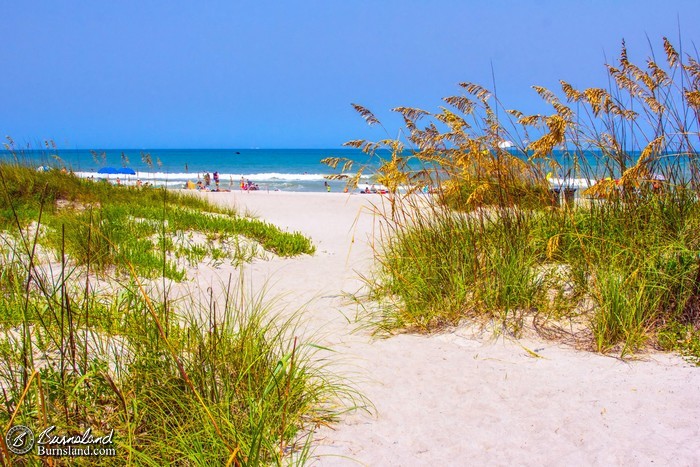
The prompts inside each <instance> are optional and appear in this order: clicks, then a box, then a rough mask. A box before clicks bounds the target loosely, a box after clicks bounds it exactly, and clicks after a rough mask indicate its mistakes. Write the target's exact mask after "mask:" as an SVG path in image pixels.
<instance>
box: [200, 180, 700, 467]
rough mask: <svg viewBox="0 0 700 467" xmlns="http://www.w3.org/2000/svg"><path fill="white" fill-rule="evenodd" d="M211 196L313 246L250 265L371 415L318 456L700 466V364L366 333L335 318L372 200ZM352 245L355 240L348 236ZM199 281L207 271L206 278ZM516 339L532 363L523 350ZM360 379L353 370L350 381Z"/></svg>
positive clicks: (320, 439) (362, 264) (358, 264)
mask: <svg viewBox="0 0 700 467" xmlns="http://www.w3.org/2000/svg"><path fill="white" fill-rule="evenodd" d="M205 196H207V197H209V198H210V199H211V200H213V201H215V202H219V203H224V204H227V205H231V204H235V205H236V206H238V207H239V208H241V209H243V210H249V211H251V212H253V213H256V214H258V215H259V216H260V217H261V218H263V219H265V220H268V221H270V222H272V223H274V224H277V225H279V226H281V227H283V228H288V229H290V230H300V231H302V232H303V233H305V234H306V235H309V236H310V237H311V238H312V239H313V241H314V243H315V245H316V247H317V253H316V254H315V255H314V256H312V257H309V256H306V257H302V258H297V259H291V260H279V259H275V260H272V261H258V262H255V263H254V264H253V265H250V266H249V267H248V268H247V275H248V276H249V277H250V278H251V279H252V281H253V284H255V287H261V286H262V284H263V283H265V282H266V281H269V284H268V285H269V287H268V288H269V289H270V292H271V293H272V294H273V295H274V294H276V293H280V292H282V293H284V294H285V296H284V297H283V301H284V302H286V303H288V304H290V305H292V306H300V305H303V304H305V303H307V302H309V301H310V300H312V299H315V300H312V301H311V302H310V304H309V313H310V315H309V316H310V318H309V323H308V324H309V326H310V327H311V328H312V329H322V331H323V332H324V334H325V336H326V337H325V341H326V342H324V343H326V344H330V345H332V346H333V348H334V349H335V350H337V351H339V353H340V355H341V356H342V357H343V358H344V359H345V361H346V367H345V368H346V369H347V371H349V372H350V371H352V372H353V374H354V376H353V377H354V378H357V383H358V387H359V389H360V390H361V391H362V392H363V393H364V394H365V395H366V396H367V397H368V398H369V399H370V400H371V401H372V402H373V403H374V405H375V413H374V414H373V415H368V414H366V413H363V412H360V413H355V414H352V415H349V416H347V417H346V418H345V419H344V420H343V421H342V422H341V423H339V424H338V425H336V426H334V427H332V428H324V429H322V430H320V431H319V433H318V434H317V436H316V440H317V444H318V446H317V448H316V451H315V454H316V458H315V459H316V461H317V463H318V464H321V465H358V464H359V465H363V464H364V465H406V466H412V465H483V464H489V465H491V464H496V465H589V464H594V465H639V464H642V465H650V464H654V465H700V369H698V368H695V367H691V366H690V365H688V364H687V363H685V362H684V361H683V360H682V359H680V358H679V357H677V356H673V355H668V354H652V355H650V356H646V357H645V360H644V361H635V362H623V361H620V360H618V359H615V358H611V357H604V356H601V355H597V354H592V353H586V352H580V351H575V350H573V349H569V348H565V347H562V346H558V345H555V344H552V343H550V342H545V341H519V342H511V341H504V340H502V339H501V340H496V341H494V340H490V339H483V338H481V339H478V338H472V337H470V336H469V335H468V334H467V333H466V331H465V330H457V331H454V332H451V333H446V334H442V335H437V336H431V337H425V336H416V335H400V336H396V337H392V338H389V339H380V340H372V339H371V338H370V337H369V335H368V333H367V332H364V331H360V332H354V333H353V329H355V327H356V325H355V324H353V323H349V322H348V320H347V319H346V318H345V317H344V316H348V317H350V318H352V317H354V315H355V311H356V310H355V307H354V306H353V305H349V304H344V303H343V301H342V300H340V299H339V294H340V293H341V292H342V291H350V292H352V291H355V290H357V288H358V287H359V286H360V285H361V282H360V281H359V280H358V277H357V274H356V272H355V271H356V270H359V271H367V268H368V267H369V266H370V264H371V258H372V252H371V248H370V247H369V246H368V238H371V235H372V233H373V228H374V226H375V225H376V224H375V222H374V220H373V218H372V216H371V215H370V214H368V212H367V211H365V210H364V207H365V206H366V205H367V204H368V202H369V201H370V200H372V201H374V202H377V201H378V200H379V199H381V198H380V197H379V196H377V195H367V196H365V195H343V194H335V193H331V194H328V193H282V192H271V193H266V192H256V193H241V192H234V193H211V194H207V195H205ZM353 240H354V241H353ZM208 280H209V279H208ZM522 346H525V347H527V348H529V349H533V350H537V352H538V353H539V354H540V355H541V356H542V357H543V358H533V357H531V356H529V354H528V352H526V351H525V350H524V349H523V347H522ZM358 375H359V376H358Z"/></svg>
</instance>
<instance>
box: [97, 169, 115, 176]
mask: <svg viewBox="0 0 700 467" xmlns="http://www.w3.org/2000/svg"><path fill="white" fill-rule="evenodd" d="M97 173H98V174H107V175H116V174H118V173H119V171H118V170H117V169H115V168H114V167H102V168H101V169H100V170H98V171H97Z"/></svg>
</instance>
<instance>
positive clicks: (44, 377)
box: [0, 163, 362, 465]
mask: <svg viewBox="0 0 700 467" xmlns="http://www.w3.org/2000/svg"><path fill="white" fill-rule="evenodd" d="M0 219H1V222H2V225H3V231H2V232H0V238H1V240H2V243H1V244H0V310H2V319H1V320H0V388H1V389H2V399H1V400H2V405H3V407H4V410H1V411H0V423H2V426H3V427H4V428H5V430H4V432H7V430H8V429H9V428H10V427H11V426H16V425H18V424H20V425H25V426H28V427H32V428H34V429H35V430H39V429H43V428H46V427H49V426H52V425H53V426H56V429H55V433H56V434H59V433H60V434H63V435H69V434H70V435H73V434H80V433H84V432H85V430H86V429H91V430H92V432H93V434H94V435H95V436H105V435H108V434H109V433H110V432H113V441H114V443H113V444H111V445H109V446H106V447H109V448H114V451H113V452H111V453H109V454H107V455H103V456H100V457H75V458H71V457H60V456H59V457H54V458H50V459H52V460H51V463H52V465H64V464H65V465H69V464H70V465H76V464H78V465H79V464H83V465H87V464H89V465H94V464H95V463H98V464H105V465H166V464H167V465H224V464H227V465H259V464H282V463H297V462H298V463H303V462H304V461H305V460H306V459H307V457H308V455H309V452H310V451H309V449H310V446H311V444H310V440H311V435H312V433H313V430H314V428H315V427H317V426H318V425H319V424H325V423H329V422H331V421H333V420H334V419H336V418H337V417H338V416H339V415H340V414H341V413H343V412H344V411H346V410H349V409H351V408H353V407H355V406H357V405H360V404H361V403H362V398H361V397H360V396H359V395H358V394H357V393H356V392H354V391H353V390H352V389H351V388H350V387H349V386H348V385H347V384H346V383H345V382H344V381H342V380H341V379H339V378H338V377H336V376H335V375H334V373H333V371H331V368H330V367H329V363H328V355H327V354H328V349H325V348H323V347H320V346H318V345H316V344H314V342H313V336H308V335H307V336H304V340H301V339H299V338H298V337H297V336H299V335H300V334H301V333H300V331H299V330H298V329H299V328H298V323H299V321H300V319H301V318H302V314H303V311H302V310H299V311H294V310H291V311H289V312H284V313H282V310H277V309H275V308H274V307H273V305H272V304H271V303H270V302H269V300H268V299H266V297H265V296H264V292H260V294H258V295H251V293H245V292H244V290H246V286H245V283H244V278H243V274H242V271H241V274H240V280H239V279H233V278H232V277H231V278H229V280H228V283H224V284H222V288H223V290H224V292H223V296H222V297H220V299H219V300H210V301H208V302H206V303H203V302H202V301H201V300H200V299H199V298H198V297H194V296H184V297H183V296H178V297H176V298H170V297H169V294H168V290H169V285H168V284H171V283H172V281H175V282H176V281H179V280H183V279H187V277H186V271H188V268H192V267H196V266H199V265H201V264H202V263H208V262H209V263H212V264H214V265H217V264H220V263H221V262H229V263H230V264H232V265H234V266H236V265H239V264H241V263H243V262H247V261H250V260H251V259H252V258H255V257H260V256H265V255H272V254H274V255H279V256H294V255H300V254H311V253H313V251H314V247H313V245H312V244H311V242H310V240H309V239H308V238H307V237H305V236H303V235H301V234H300V233H288V232H283V231H281V230H280V229H278V228H277V227H275V226H273V225H271V224H268V223H265V222H263V221H260V220H255V219H250V218H245V217H242V216H239V215H238V214H237V213H236V212H235V211H233V210H227V209H222V208H219V207H216V206H213V205H211V204H209V203H206V202H204V201H203V200H201V199H199V198H196V197H192V196H187V195H181V194H178V193H177V192H172V191H167V190H164V189H157V188H140V189H136V188H128V187H124V186H121V187H117V186H113V185H111V184H108V183H102V182H91V181H87V180H80V179H78V178H77V177H74V176H72V175H70V174H64V173H61V171H59V170H51V171H48V172H38V171H36V170H34V169H32V168H30V167H27V166H26V165H23V164H17V163H3V164H0ZM197 238H203V239H204V240H205V241H204V242H199V243H198V242H196V241H195V240H196V239H197ZM178 239H179V240H178ZM224 282H225V281H224ZM35 433H37V434H38V431H35ZM45 447H46V446H45ZM48 447H51V446H48ZM54 447H55V446H54ZM0 452H1V453H2V455H0V459H2V463H3V465H20V464H26V465H34V464H35V463H39V462H40V459H39V458H38V457H35V455H34V454H31V453H30V454H28V455H24V456H20V455H15V454H13V453H12V452H10V450H9V449H8V446H7V445H6V444H5V441H4V439H3V440H2V441H0ZM32 452H33V453H36V448H35V449H34V450H33V451H32Z"/></svg>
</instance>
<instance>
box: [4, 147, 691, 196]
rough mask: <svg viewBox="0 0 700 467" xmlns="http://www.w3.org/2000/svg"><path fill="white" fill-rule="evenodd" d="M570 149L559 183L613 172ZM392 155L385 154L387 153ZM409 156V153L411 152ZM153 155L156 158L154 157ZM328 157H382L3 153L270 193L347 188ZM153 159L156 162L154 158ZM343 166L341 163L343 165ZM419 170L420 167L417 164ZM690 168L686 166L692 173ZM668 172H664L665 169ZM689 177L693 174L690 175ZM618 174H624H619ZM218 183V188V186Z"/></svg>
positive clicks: (300, 152)
mask: <svg viewBox="0 0 700 467" xmlns="http://www.w3.org/2000/svg"><path fill="white" fill-rule="evenodd" d="M567 154H568V153H567V152H566V151H555V153H554V158H555V159H556V160H557V161H558V162H559V163H560V164H561V167H560V169H559V170H558V171H557V173H554V174H552V177H550V178H549V179H550V183H552V185H553V186H559V187H566V186H568V187H572V188H585V187H587V186H590V185H591V184H593V183H594V182H595V180H596V179H600V178H602V177H606V176H610V173H609V172H607V171H606V167H605V164H602V163H601V162H600V161H599V160H600V157H599V156H596V155H595V153H587V155H586V158H587V162H588V164H587V165H588V170H586V173H585V174H582V173H580V172H579V173H578V175H577V176H573V175H572V174H573V173H574V171H573V170H571V168H572V167H573V166H572V163H571V160H570V157H569V156H568V155H567ZM388 155H389V154H388V152H387V153H386V154H383V156H384V157H387V156H388ZM407 155H408V154H407ZM638 155H639V153H633V154H632V157H633V159H636V157H638ZM149 157H150V159H149ZM327 157H341V158H347V159H350V160H353V161H355V164H354V166H353V167H352V168H351V169H350V170H348V171H347V175H353V174H354V173H355V171H356V170H357V169H358V168H359V167H360V166H361V165H363V164H367V165H369V166H370V167H372V166H374V167H376V165H377V159H376V158H375V159H374V160H372V159H370V158H369V156H368V155H366V154H364V153H363V152H362V151H360V150H358V149H351V148H341V149H109V150H104V151H102V150H98V151H90V150H84V149H62V150H54V149H47V150H24V151H16V152H15V153H14V155H13V154H11V153H10V152H8V151H0V160H2V159H5V160H8V159H12V158H16V159H19V161H20V162H22V163H27V164H31V165H33V166H39V165H45V166H49V167H52V168H59V169H60V168H62V167H65V168H66V170H72V171H73V172H74V173H75V174H76V175H78V176H79V177H83V178H87V177H95V178H96V179H97V178H108V179H109V180H110V181H111V182H115V181H116V178H117V175H103V174H98V173H97V171H98V170H99V169H100V168H104V167H114V168H120V167H130V168H132V169H133V170H134V171H135V172H136V174H135V175H119V177H120V182H122V183H125V184H135V183H136V181H137V180H141V182H142V183H151V184H153V185H156V186H166V187H168V188H182V187H184V186H185V184H186V183H187V182H188V181H190V182H192V183H195V184H196V183H197V181H199V180H204V178H205V174H206V173H209V174H210V175H211V176H212V177H213V173H214V172H218V173H219V177H220V188H221V189H222V190H226V189H239V187H240V183H241V178H243V179H244V180H245V181H250V183H251V184H253V185H257V187H258V188H259V189H260V190H269V191H276V190H279V191H307V192H322V191H326V190H327V185H326V183H327V184H328V185H329V186H330V190H331V191H333V192H338V191H343V189H344V188H345V181H344V180H329V179H328V178H327V177H328V176H329V175H332V174H339V173H340V172H339V170H336V169H333V168H331V167H329V166H327V165H325V164H322V163H321V160H322V159H324V158H327ZM149 160H150V162H149ZM341 166H342V163H341V165H340V166H339V168H340V167H341ZM414 168H415V169H418V168H419V167H414ZM686 171H687V170H684V172H686ZM366 173H367V174H368V175H366V176H364V177H363V178H362V179H361V180H360V184H359V187H360V188H361V189H364V188H365V187H366V186H369V185H370V184H372V179H371V178H370V176H369V174H371V170H367V171H366ZM662 173H663V172H662ZM686 175H687V176H689V173H688V174H686ZM613 176H614V177H618V176H619V174H617V173H614V174H613ZM213 185H214V184H213V182H212V187H213Z"/></svg>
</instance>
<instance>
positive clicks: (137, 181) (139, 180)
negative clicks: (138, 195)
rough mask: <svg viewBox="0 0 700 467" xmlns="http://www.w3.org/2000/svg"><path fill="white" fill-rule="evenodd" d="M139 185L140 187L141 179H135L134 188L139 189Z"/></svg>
mask: <svg viewBox="0 0 700 467" xmlns="http://www.w3.org/2000/svg"><path fill="white" fill-rule="evenodd" d="M141 185H142V184H141V179H140V178H137V179H136V188H141Z"/></svg>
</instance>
